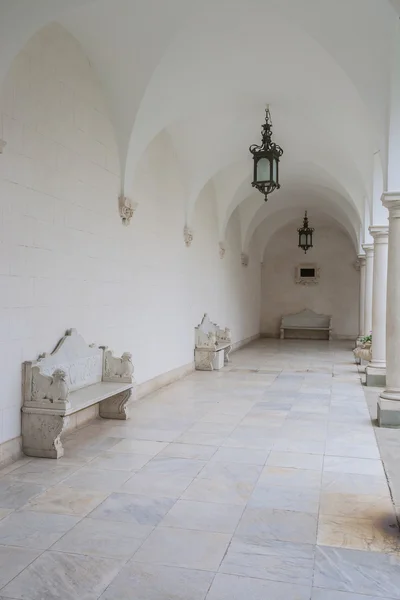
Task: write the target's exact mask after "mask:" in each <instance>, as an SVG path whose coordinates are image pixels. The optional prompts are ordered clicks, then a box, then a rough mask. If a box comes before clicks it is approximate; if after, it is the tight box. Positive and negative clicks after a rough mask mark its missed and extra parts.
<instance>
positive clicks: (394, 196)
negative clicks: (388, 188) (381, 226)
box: [381, 192, 400, 219]
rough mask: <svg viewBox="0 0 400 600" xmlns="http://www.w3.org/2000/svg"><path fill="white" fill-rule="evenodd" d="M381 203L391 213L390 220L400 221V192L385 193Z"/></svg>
mask: <svg viewBox="0 0 400 600" xmlns="http://www.w3.org/2000/svg"><path fill="white" fill-rule="evenodd" d="M381 202H382V204H383V206H385V207H386V208H387V209H388V211H389V218H394V219H400V192H383V194H382V196H381Z"/></svg>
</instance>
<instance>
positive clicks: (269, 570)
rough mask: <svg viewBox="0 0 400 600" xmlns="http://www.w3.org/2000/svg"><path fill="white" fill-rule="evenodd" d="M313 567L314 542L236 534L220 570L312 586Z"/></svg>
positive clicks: (232, 573)
mask: <svg viewBox="0 0 400 600" xmlns="http://www.w3.org/2000/svg"><path fill="white" fill-rule="evenodd" d="M313 567H314V548H313V546H311V545H308V544H293V543H290V542H281V541H276V540H264V541H260V540H259V538H258V537H256V536H254V537H253V536H235V537H234V538H233V540H232V543H231V545H230V546H229V549H228V552H227V553H226V556H225V558H224V560H223V562H222V565H221V567H220V572H222V573H228V574H231V575H242V576H245V577H255V578H258V579H269V580H273V581H283V582H287V583H293V584H296V585H305V586H307V585H308V586H310V585H311V583H312V577H313Z"/></svg>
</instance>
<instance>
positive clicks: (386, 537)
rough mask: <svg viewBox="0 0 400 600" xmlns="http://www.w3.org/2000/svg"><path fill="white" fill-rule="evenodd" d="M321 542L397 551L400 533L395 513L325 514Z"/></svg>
mask: <svg viewBox="0 0 400 600" xmlns="http://www.w3.org/2000/svg"><path fill="white" fill-rule="evenodd" d="M317 542H318V544H320V545H324V546H335V547H340V548H352V549H353V550H369V551H373V552H395V551H397V550H399V549H400V533H399V529H398V525H397V521H396V519H395V516H394V514H392V515H391V516H389V517H384V518H381V519H378V518H377V519H356V518H354V517H337V516H334V515H321V516H320V518H319V521H318V538H317Z"/></svg>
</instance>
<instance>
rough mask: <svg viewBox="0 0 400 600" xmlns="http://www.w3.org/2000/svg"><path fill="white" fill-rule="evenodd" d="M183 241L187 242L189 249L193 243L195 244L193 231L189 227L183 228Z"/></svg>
mask: <svg viewBox="0 0 400 600" xmlns="http://www.w3.org/2000/svg"><path fill="white" fill-rule="evenodd" d="M183 239H184V240H185V244H186V246H187V247H188V248H189V246H190V245H191V243H192V242H193V230H192V229H190V227H188V226H187V225H185V227H184V228H183Z"/></svg>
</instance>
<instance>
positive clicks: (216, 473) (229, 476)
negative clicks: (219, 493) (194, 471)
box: [198, 461, 263, 485]
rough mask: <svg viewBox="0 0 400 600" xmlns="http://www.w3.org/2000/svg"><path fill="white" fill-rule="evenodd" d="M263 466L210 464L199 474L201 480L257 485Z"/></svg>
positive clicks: (226, 463)
mask: <svg viewBox="0 0 400 600" xmlns="http://www.w3.org/2000/svg"><path fill="white" fill-rule="evenodd" d="M262 469H263V467H262V465H248V464H245V463H238V462H237V463H235V462H219V461H216V462H213V461H211V462H209V463H208V465H206V466H205V467H204V469H202V471H201V472H200V473H199V475H198V478H199V479H215V478H217V479H219V480H220V481H224V482H226V483H232V482H243V483H248V484H254V485H255V484H256V482H257V480H258V478H259V477H260V475H261V472H262Z"/></svg>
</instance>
